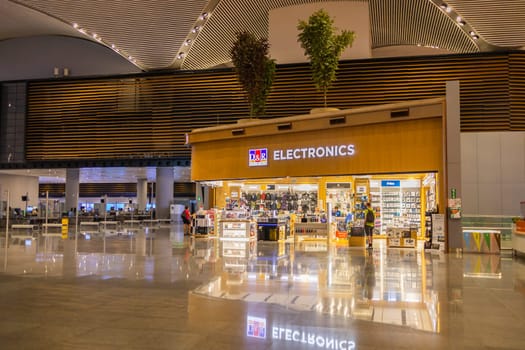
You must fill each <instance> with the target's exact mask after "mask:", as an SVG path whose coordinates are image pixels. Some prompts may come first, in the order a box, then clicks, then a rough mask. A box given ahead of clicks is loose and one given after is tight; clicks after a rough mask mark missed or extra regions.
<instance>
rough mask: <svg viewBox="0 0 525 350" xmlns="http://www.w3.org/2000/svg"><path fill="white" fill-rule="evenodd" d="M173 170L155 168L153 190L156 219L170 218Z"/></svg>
mask: <svg viewBox="0 0 525 350" xmlns="http://www.w3.org/2000/svg"><path fill="white" fill-rule="evenodd" d="M173 180H174V175H173V168H172V167H163V168H157V186H156V189H155V212H156V217H157V219H169V218H170V204H171V202H172V200H173Z"/></svg>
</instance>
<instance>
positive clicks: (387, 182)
mask: <svg viewBox="0 0 525 350" xmlns="http://www.w3.org/2000/svg"><path fill="white" fill-rule="evenodd" d="M381 186H382V187H399V186H401V181H399V180H383V181H381Z"/></svg>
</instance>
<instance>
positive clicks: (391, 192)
mask: <svg viewBox="0 0 525 350" xmlns="http://www.w3.org/2000/svg"><path fill="white" fill-rule="evenodd" d="M381 199H382V202H381V204H382V209H383V210H382V212H381V214H382V216H381V219H382V220H381V232H386V231H387V229H388V228H389V227H394V226H396V225H397V220H398V219H399V218H400V217H401V191H400V188H399V187H384V188H383V189H382V196H381Z"/></svg>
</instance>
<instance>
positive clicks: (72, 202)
mask: <svg viewBox="0 0 525 350" xmlns="http://www.w3.org/2000/svg"><path fill="white" fill-rule="evenodd" d="M79 183H80V170H79V169H66V203H65V204H66V207H65V210H66V211H67V212H69V210H70V209H71V208H75V209H76V210H78V192H79V188H80V185H79Z"/></svg>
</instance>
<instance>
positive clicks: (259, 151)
mask: <svg viewBox="0 0 525 350" xmlns="http://www.w3.org/2000/svg"><path fill="white" fill-rule="evenodd" d="M248 166H268V148H255V149H251V150H249V160H248Z"/></svg>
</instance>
